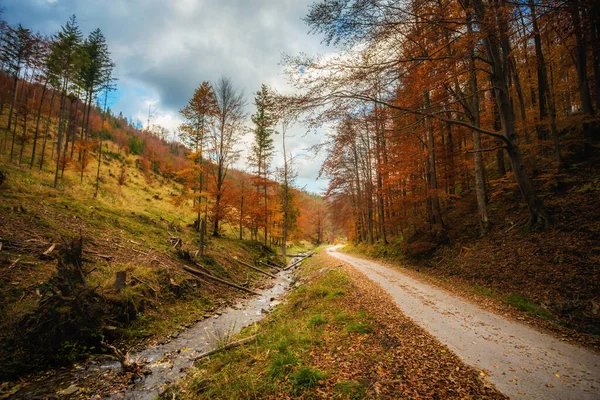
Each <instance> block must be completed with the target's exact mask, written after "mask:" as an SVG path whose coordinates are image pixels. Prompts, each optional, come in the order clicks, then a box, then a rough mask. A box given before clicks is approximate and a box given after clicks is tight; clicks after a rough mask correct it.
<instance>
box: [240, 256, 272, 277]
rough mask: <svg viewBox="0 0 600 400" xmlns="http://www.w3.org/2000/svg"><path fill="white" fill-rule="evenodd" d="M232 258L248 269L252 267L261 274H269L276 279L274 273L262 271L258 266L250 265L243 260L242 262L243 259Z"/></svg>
mask: <svg viewBox="0 0 600 400" xmlns="http://www.w3.org/2000/svg"><path fill="white" fill-rule="evenodd" d="M234 260H235V261H237V262H238V263H240V264H242V265H243V266H245V267H248V268H250V269H253V270H255V271H256V272H260V273H261V274H265V275H267V276H270V277H271V278H274V279H277V277H276V276H275V275H273V274H270V273H268V272H267V271H263V270H262V269H260V268H256V267H254V266H252V265H250V264H247V263H245V262H244V261H242V260H238V259H237V258H234Z"/></svg>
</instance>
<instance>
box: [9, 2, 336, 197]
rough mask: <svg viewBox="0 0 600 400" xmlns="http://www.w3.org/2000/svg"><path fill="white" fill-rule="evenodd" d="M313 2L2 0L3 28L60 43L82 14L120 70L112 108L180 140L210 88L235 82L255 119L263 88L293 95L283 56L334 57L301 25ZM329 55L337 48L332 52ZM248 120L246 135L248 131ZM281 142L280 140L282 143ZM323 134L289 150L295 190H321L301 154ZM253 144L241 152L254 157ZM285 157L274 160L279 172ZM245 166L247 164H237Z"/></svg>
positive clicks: (312, 164)
mask: <svg viewBox="0 0 600 400" xmlns="http://www.w3.org/2000/svg"><path fill="white" fill-rule="evenodd" d="M312 2H313V0H220V1H219V0H0V5H1V6H2V7H3V8H4V19H5V20H7V21H8V22H9V23H11V24H17V23H21V24H23V25H24V26H25V27H27V28H30V29H32V30H33V31H39V32H41V33H45V34H53V33H55V32H56V31H58V30H59V29H60V26H61V25H62V24H64V23H65V22H66V21H67V19H68V18H69V16H70V15H72V14H75V15H76V16H77V20H78V23H79V26H80V28H81V30H82V31H83V33H84V34H85V35H87V34H88V33H89V32H90V31H92V30H93V29H95V28H100V29H101V30H102V32H103V33H104V35H105V36H106V38H107V41H108V46H109V49H110V51H111V53H112V58H113V60H114V62H115V63H116V71H115V75H116V76H117V77H118V79H119V81H118V88H119V89H118V91H117V92H116V93H115V94H114V96H113V99H112V103H113V104H112V105H111V108H112V109H113V111H114V112H116V113H118V112H119V111H122V112H123V115H125V116H127V117H128V118H133V119H134V120H136V119H139V120H140V121H144V124H145V121H146V119H147V113H148V106H149V104H152V105H153V108H155V109H156V111H157V113H156V114H157V115H156V117H155V123H157V124H160V125H162V126H165V127H167V128H168V129H169V130H170V131H171V132H175V131H176V127H177V126H178V125H179V122H180V117H179V115H178V110H179V109H180V108H181V107H183V106H184V105H185V104H186V102H187V101H188V99H189V98H190V97H191V95H192V93H193V91H194V89H195V88H196V87H197V86H198V85H199V84H200V83H201V82H202V81H205V80H207V81H210V82H213V81H215V80H217V79H218V78H219V77H221V76H228V77H230V78H231V79H232V80H233V82H234V84H236V85H237V86H238V87H239V88H240V89H243V90H244V92H245V94H246V97H247V100H248V103H249V107H248V112H249V113H251V112H253V107H252V101H253V98H254V95H253V94H254V92H256V91H257V90H258V89H259V87H260V84H261V83H266V84H267V85H271V86H273V87H275V88H277V89H278V90H280V91H287V90H289V87H287V85H286V81H285V77H284V76H283V74H282V68H281V66H280V65H279V62H280V60H281V54H282V53H288V54H297V53H300V52H305V53H308V54H316V53H321V54H322V53H326V52H327V51H328V49H327V48H325V47H323V46H322V45H321V44H320V38H319V37H317V36H314V35H308V27H307V26H306V25H305V24H304V22H302V21H301V18H302V17H303V16H304V15H305V14H306V12H307V10H308V6H309V5H310V4H311V3H312ZM329 50H330V49H329ZM250 124H251V123H250V121H248V126H250ZM275 140H276V142H278V141H279V136H275ZM321 140H323V137H322V135H320V134H315V133H308V134H306V132H305V129H303V128H301V127H297V128H295V129H294V137H293V138H291V139H289V141H288V149H291V151H292V152H293V153H294V154H295V155H297V156H298V159H297V160H298V161H297V169H298V172H299V177H298V180H297V186H299V187H303V186H305V187H306V189H307V190H309V191H315V192H316V191H321V190H323V189H325V187H326V181H324V180H319V181H315V179H316V176H317V173H318V170H319V167H320V164H321V158H322V157H317V158H314V157H312V156H309V155H307V154H306V152H305V151H303V149H305V148H308V147H309V146H311V145H313V144H316V143H318V142H320V141H321ZM250 141H251V136H247V137H246V138H245V143H244V144H241V147H243V148H247V147H248V146H249V143H250ZM280 157H281V153H279V154H278V155H277V156H276V159H275V164H279V161H280V160H279V159H280ZM238 166H239V167H243V166H244V162H240V163H238Z"/></svg>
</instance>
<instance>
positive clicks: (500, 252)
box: [351, 157, 600, 344]
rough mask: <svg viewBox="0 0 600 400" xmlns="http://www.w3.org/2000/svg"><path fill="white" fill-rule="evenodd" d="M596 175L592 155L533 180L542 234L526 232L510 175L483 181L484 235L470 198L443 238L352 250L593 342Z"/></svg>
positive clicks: (598, 226)
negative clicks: (487, 226) (544, 214)
mask: <svg viewBox="0 0 600 400" xmlns="http://www.w3.org/2000/svg"><path fill="white" fill-rule="evenodd" d="M598 176H600V160H599V159H598V158H597V157H595V158H592V159H588V160H585V161H579V162H574V163H572V164H570V166H569V167H568V168H565V169H564V170H562V171H561V172H560V173H556V172H552V171H546V172H544V173H543V174H542V173H540V174H538V175H537V176H536V177H535V184H536V186H537V187H538V189H539V190H540V193H541V195H542V197H543V198H544V201H545V204H546V205H547V206H548V208H549V209H550V210H551V212H552V216H553V220H554V221H553V226H551V227H549V228H547V229H544V230H532V229H530V227H529V226H528V224H527V218H528V213H527V210H526V205H525V204H524V203H523V201H522V200H521V198H520V195H519V193H518V188H517V187H516V185H515V184H514V182H513V180H512V176H511V175H510V174H509V175H507V176H505V177H503V178H502V179H497V180H492V181H490V199H489V210H490V218H491V224H492V229H491V230H490V232H489V234H488V235H486V236H484V237H480V236H479V234H478V232H479V225H478V221H477V217H476V212H475V211H476V209H477V205H476V202H475V198H474V196H466V197H464V198H461V199H459V200H458V201H456V202H454V203H453V204H452V207H451V208H450V209H449V210H448V217H447V219H446V221H445V230H444V235H441V236H440V235H437V236H434V235H431V234H428V233H427V232H421V233H420V234H418V235H415V236H414V237H412V238H410V239H408V240H407V241H401V242H398V243H395V244H391V245H389V246H383V245H375V246H367V245H359V246H358V247H356V248H355V249H354V251H358V252H360V253H364V254H367V255H370V256H373V257H375V258H387V259H389V260H390V261H392V262H394V263H398V262H400V263H401V264H402V265H403V266H405V267H408V268H412V269H415V270H417V271H420V272H422V273H424V274H425V275H427V276H433V277H434V278H436V279H437V281H438V283H440V284H442V285H445V286H447V287H448V288H449V289H451V290H458V291H462V292H463V294H465V295H467V296H475V297H477V298H478V302H482V303H489V305H490V306H491V307H493V308H496V309H497V311H500V312H502V313H506V312H509V313H510V312H511V310H513V311H516V312H517V317H518V318H519V319H521V320H528V321H529V322H531V323H533V324H535V325H540V326H543V327H545V328H549V329H551V330H558V331H559V332H560V333H561V334H565V335H573V334H574V335H575V336H576V337H577V339H578V340H580V341H582V342H586V343H591V344H594V343H597V337H598V335H600V297H599V295H598V293H600V280H598V277H599V276H600V242H599V240H598V238H599V237H600V208H599V207H598V194H599V193H600V180H599V178H598ZM440 237H441V238H442V239H443V240H441V239H440ZM351 251H352V250H351ZM564 328H567V330H564Z"/></svg>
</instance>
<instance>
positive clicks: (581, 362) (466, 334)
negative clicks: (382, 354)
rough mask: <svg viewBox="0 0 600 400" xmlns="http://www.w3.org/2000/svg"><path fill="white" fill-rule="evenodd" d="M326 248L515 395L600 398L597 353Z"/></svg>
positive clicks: (578, 399) (501, 388) (397, 272)
mask: <svg viewBox="0 0 600 400" xmlns="http://www.w3.org/2000/svg"><path fill="white" fill-rule="evenodd" d="M336 248H337V246H336V247H333V248H330V249H328V252H329V254H330V255H332V256H333V257H336V258H338V259H340V260H342V261H345V262H347V263H349V264H351V265H352V266H353V267H355V268H356V269H357V270H359V271H360V272H362V273H363V274H365V275H366V276H367V277H368V278H369V279H371V280H372V281H374V282H376V283H378V284H379V285H381V287H382V288H383V289H384V290H386V291H387V292H388V293H389V294H390V295H391V296H392V298H393V299H394V301H395V302H396V304H398V307H399V308H400V309H401V310H402V312H403V313H404V314H405V315H406V316H408V317H409V318H411V319H412V320H413V321H415V323H417V324H418V325H419V326H421V327H422V328H424V329H425V330H427V331H428V332H429V333H431V334H432V335H433V336H435V337H436V338H437V339H438V340H439V341H440V342H442V343H444V344H445V345H446V346H448V347H449V348H450V350H452V351H453V352H454V353H456V354H457V355H458V356H459V357H460V358H461V359H463V361H464V362H465V363H466V364H469V365H471V366H473V367H475V368H477V369H478V370H481V371H483V372H484V373H485V374H486V380H487V381H488V382H490V383H492V384H493V385H495V386H496V388H497V389H498V390H499V391H500V392H502V393H504V394H505V395H507V396H509V397H511V398H514V399H544V400H551V399H557V400H565V399H573V400H584V399H600V356H598V355H597V354H595V353H593V352H591V351H589V350H586V349H584V348H582V347H579V346H574V345H571V344H568V343H565V342H561V341H560V340H557V339H555V338H554V337H552V336H550V335H547V334H544V333H541V332H538V331H536V330H535V329H532V328H530V327H528V326H525V325H523V324H519V323H516V322H513V321H510V320H508V319H506V318H504V317H502V316H499V315H496V314H493V313H490V312H488V311H486V310H483V309H482V308H479V307H477V306H476V305H474V304H472V303H470V302H468V301H466V300H464V299H462V298H460V297H457V296H454V295H452V294H450V293H448V292H446V291H444V290H441V289H438V288H435V287H432V286H431V285H428V284H426V283H423V282H420V281H418V280H416V279H413V278H411V277H409V276H407V275H405V274H403V273H402V272H401V271H400V270H397V269H392V268H388V267H385V266H383V265H380V264H378V263H376V262H372V261H367V260H363V259H360V258H357V257H353V256H350V255H347V254H343V253H339V252H337V251H336Z"/></svg>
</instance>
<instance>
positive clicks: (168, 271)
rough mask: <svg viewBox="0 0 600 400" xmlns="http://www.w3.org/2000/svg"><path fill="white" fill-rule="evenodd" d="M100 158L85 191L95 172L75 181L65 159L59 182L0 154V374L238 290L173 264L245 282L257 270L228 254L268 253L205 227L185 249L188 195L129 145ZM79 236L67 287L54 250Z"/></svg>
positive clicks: (201, 311) (146, 329)
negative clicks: (205, 237) (77, 275)
mask: <svg viewBox="0 0 600 400" xmlns="http://www.w3.org/2000/svg"><path fill="white" fill-rule="evenodd" d="M109 145H110V146H111V147H112V146H115V145H114V144H112V143H109ZM115 150H116V148H115ZM102 161H103V163H102V168H103V176H104V177H105V178H104V180H103V182H102V184H101V191H100V193H99V196H98V198H97V199H94V198H93V194H94V180H93V179H92V178H91V177H87V176H84V179H83V182H82V183H81V184H80V181H79V180H80V178H79V174H78V172H77V171H74V170H69V169H67V170H66V172H65V175H64V177H63V181H62V182H63V184H62V185H61V187H60V188H59V189H58V190H57V189H53V188H52V183H53V180H52V179H53V174H52V172H51V171H49V170H42V171H41V172H39V171H37V170H35V169H34V170H30V169H29V168H28V167H27V166H18V165H16V164H14V163H9V162H6V161H4V160H0V171H2V172H3V174H4V176H5V180H4V182H3V183H2V184H1V185H0V246H1V247H0V315H1V316H0V332H2V333H1V334H0V336H1V337H0V342H1V343H2V346H1V351H0V364H2V365H3V367H2V369H1V372H0V377H2V378H7V377H11V376H15V375H21V374H23V373H25V372H27V371H30V370H36V369H41V368H45V367H47V366H50V365H56V364H68V363H71V362H73V361H76V360H77V359H80V358H81V357H85V356H87V355H88V354H91V353H96V352H106V351H107V349H106V348H104V347H102V346H101V344H100V342H101V341H103V340H104V341H109V342H110V341H113V342H114V341H116V342H118V343H120V345H124V346H132V345H134V344H140V343H142V342H147V341H150V340H162V339H164V338H165V337H167V336H168V335H169V334H172V333H174V332H175V331H176V330H178V329H183V328H184V327H185V325H187V324H189V323H191V322H193V321H196V320H198V319H199V318H202V317H203V316H204V315H205V314H206V313H208V312H210V311H212V310H214V309H215V308H217V307H219V306H221V305H223V304H225V303H229V302H231V301H232V300H233V299H235V298H236V297H238V296H241V295H244V294H245V293H244V292H242V291H239V290H237V289H234V288H231V287H229V286H226V285H223V284H220V283H217V282H214V281H212V280H210V279H208V280H207V279H203V278H198V277H197V276H194V275H192V274H190V273H188V272H186V271H185V270H184V269H183V268H182V266H183V265H188V266H191V267H193V268H195V269H202V270H203V271H205V272H207V273H210V274H212V275H214V276H217V277H219V278H222V279H225V280H228V281H233V282H237V283H241V284H246V285H248V287H250V288H251V287H254V286H256V285H260V280H261V279H262V278H261V276H259V275H258V274H257V273H256V272H253V271H250V270H247V269H242V267H241V266H239V265H237V264H236V263H235V262H234V260H233V258H234V257H238V258H240V259H243V260H247V261H252V260H256V259H259V258H263V259H264V258H267V257H270V258H273V257H275V256H274V254H272V253H270V251H268V249H266V248H264V247H263V246H261V245H259V244H256V243H251V242H243V241H237V240H233V239H228V238H227V237H222V238H210V241H209V243H208V245H207V247H206V251H205V255H204V256H195V255H194V254H195V251H196V250H198V240H199V238H198V236H199V235H198V233H197V232H196V231H195V230H194V228H193V226H192V225H191V224H192V223H193V221H194V217H195V216H194V214H193V212H192V211H191V207H190V204H183V205H180V206H178V207H176V206H175V205H174V204H173V203H172V202H171V201H170V198H171V197H172V196H174V195H176V194H178V193H179V192H180V191H181V187H180V186H179V185H178V184H176V183H174V182H172V181H168V180H166V179H165V178H163V177H160V176H158V175H154V174H142V173H141V171H140V170H138V169H137V168H136V164H137V163H136V157H134V156H127V157H121V156H119V155H118V153H117V152H115V153H108V155H106V156H105V157H104V158H103V160H102ZM121 171H125V173H124V175H125V178H124V182H122V183H123V184H122V185H119V184H118V176H121V175H122V174H121ZM90 175H92V174H90ZM231 236H233V235H231ZM79 237H81V238H82V240H83V260H82V265H81V266H80V267H81V270H82V271H83V275H84V279H83V282H80V284H79V286H77V285H75V284H74V283H73V282H69V284H70V285H71V287H70V289H69V290H70V291H72V292H73V296H66V295H65V291H64V290H59V289H60V288H61V284H63V283H64V282H61V281H60V276H58V275H57V265H58V260H59V259H62V260H63V261H64V260H65V259H66V258H65V257H66V256H65V254H64V253H61V251H60V249H61V248H65V247H66V248H68V247H69V245H70V244H71V240H72V239H73V238H79ZM174 238H178V239H180V241H179V240H177V239H174ZM67 256H68V254H67ZM117 271H125V272H126V276H127V280H126V288H125V290H122V291H117V290H116V289H115V287H114V283H115V276H116V272H117Z"/></svg>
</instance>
